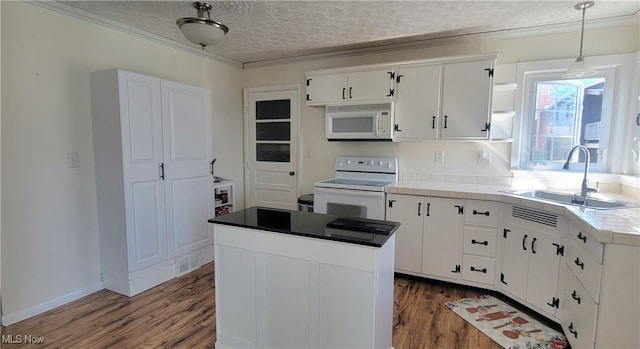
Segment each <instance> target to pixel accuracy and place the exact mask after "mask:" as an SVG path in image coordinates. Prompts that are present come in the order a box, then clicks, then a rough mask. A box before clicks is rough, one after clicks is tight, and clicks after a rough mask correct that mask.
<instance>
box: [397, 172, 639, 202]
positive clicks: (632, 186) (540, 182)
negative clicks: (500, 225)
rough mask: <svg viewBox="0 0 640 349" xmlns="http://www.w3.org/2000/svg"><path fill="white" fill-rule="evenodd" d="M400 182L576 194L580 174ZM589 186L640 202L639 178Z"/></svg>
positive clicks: (595, 179) (408, 175)
mask: <svg viewBox="0 0 640 349" xmlns="http://www.w3.org/2000/svg"><path fill="white" fill-rule="evenodd" d="M400 180H401V181H416V182H431V183H447V184H460V185H463V186H465V187H468V188H473V187H477V186H500V187H509V188H513V189H549V190H557V191H572V190H575V191H579V190H580V187H581V185H582V174H578V173H561V174H556V173H553V172H531V171H514V172H513V174H512V175H511V176H470V175H453V174H441V173H412V172H402V173H400ZM589 186H590V187H595V188H598V189H600V192H602V193H616V194H618V193H622V194H624V195H626V196H631V197H634V198H638V199H639V200H640V177H637V176H625V175H614V174H592V175H590V177H589Z"/></svg>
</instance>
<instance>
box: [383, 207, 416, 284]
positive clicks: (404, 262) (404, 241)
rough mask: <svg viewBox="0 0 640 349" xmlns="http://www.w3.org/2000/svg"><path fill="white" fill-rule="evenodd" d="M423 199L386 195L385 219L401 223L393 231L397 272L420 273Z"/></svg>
mask: <svg viewBox="0 0 640 349" xmlns="http://www.w3.org/2000/svg"><path fill="white" fill-rule="evenodd" d="M424 200H425V198H424V196H414V195H399V194H388V195H387V202H388V205H387V220H390V221H394V222H401V223H402V225H400V227H399V228H398V230H396V232H395V235H396V251H397V253H396V257H395V268H396V270H397V271H398V272H411V273H420V272H421V270H422V236H423V229H424V219H423V218H424V216H423V215H422V207H424Z"/></svg>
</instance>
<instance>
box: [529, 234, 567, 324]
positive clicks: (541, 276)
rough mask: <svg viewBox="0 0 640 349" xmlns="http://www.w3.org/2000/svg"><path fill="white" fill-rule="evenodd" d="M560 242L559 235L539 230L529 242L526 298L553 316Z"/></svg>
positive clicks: (556, 292) (558, 270)
mask: <svg viewBox="0 0 640 349" xmlns="http://www.w3.org/2000/svg"><path fill="white" fill-rule="evenodd" d="M554 244H555V245H554ZM561 244H562V240H561V238H560V237H559V236H557V235H554V234H549V233H545V232H541V231H538V232H536V234H535V235H534V236H532V237H531V240H530V242H529V252H530V253H529V272H528V273H527V276H528V278H527V285H528V287H527V300H528V301H529V302H531V304H533V305H535V306H537V307H538V308H540V309H544V310H546V311H547V312H548V313H549V314H551V315H554V316H555V315H556V310H557V308H556V307H555V305H554V304H553V303H554V302H553V301H554V299H555V298H558V297H559V296H558V276H559V274H560V261H561V258H560V255H559V254H558V253H557V251H558V247H556V246H560V245H561ZM550 304H551V305H550Z"/></svg>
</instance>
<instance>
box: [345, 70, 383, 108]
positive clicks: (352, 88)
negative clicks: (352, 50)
mask: <svg viewBox="0 0 640 349" xmlns="http://www.w3.org/2000/svg"><path fill="white" fill-rule="evenodd" d="M392 76H393V71H392V70H391V69H389V70H373V71H361V72H355V73H349V88H348V89H347V91H346V93H347V98H348V99H349V100H350V101H367V100H385V99H388V100H391V99H393V93H392V92H391V90H392V89H393V81H394V79H393V78H392Z"/></svg>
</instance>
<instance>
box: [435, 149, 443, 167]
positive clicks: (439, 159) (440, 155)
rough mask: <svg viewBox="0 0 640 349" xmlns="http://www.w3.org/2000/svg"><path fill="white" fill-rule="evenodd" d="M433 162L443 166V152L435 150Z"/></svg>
mask: <svg viewBox="0 0 640 349" xmlns="http://www.w3.org/2000/svg"><path fill="white" fill-rule="evenodd" d="M435 162H437V163H439V164H444V151H442V150H436V160H435Z"/></svg>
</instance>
